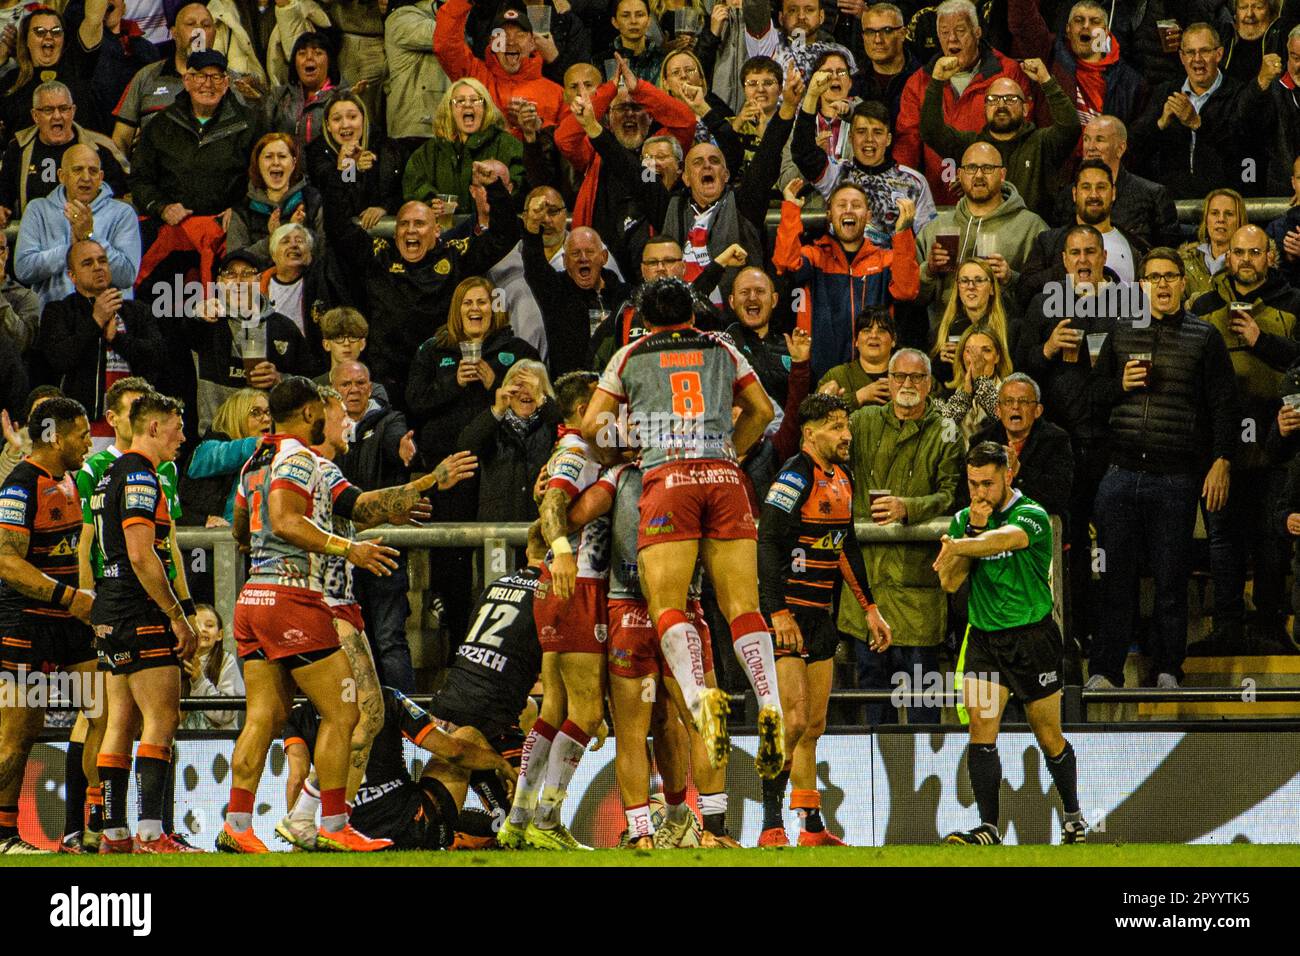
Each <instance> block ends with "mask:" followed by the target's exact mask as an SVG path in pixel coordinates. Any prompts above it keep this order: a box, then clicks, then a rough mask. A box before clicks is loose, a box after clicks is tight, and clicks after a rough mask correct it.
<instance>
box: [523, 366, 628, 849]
mask: <svg viewBox="0 0 1300 956" xmlns="http://www.w3.org/2000/svg"><path fill="white" fill-rule="evenodd" d="M596 378H597V377H596V374H595V373H594V372H585V371H574V372H569V373H567V374H565V375H561V376H560V377H559V379H557V380H556V382H555V397H556V402H557V403H558V405H559V408H560V413H561V414H562V415H563V416H564V424H563V425H561V426H560V429H559V440H558V441H557V442H556V444H555V450H554V451H553V452H552V453H551V458H550V461H548V462H547V465H546V473H547V483H546V492H545V494H543V496H542V501H541V504H540V506H539V508H538V511H539V515H540V524H541V532H542V537H543V538H544V539H545V540H546V542H547V543H548V544H549V545H550V549H551V550H550V553H549V554H548V555H547V559H546V562H545V563H544V564H543V566H542V574H541V581H540V584H539V587H538V589H537V596H536V598H535V599H534V601H533V616H534V619H535V621H536V624H537V637H538V640H539V642H540V643H541V647H542V686H543V687H544V688H545V689H546V693H545V695H544V696H543V698H542V712H541V715H540V716H539V717H538V718H537V721H536V723H534V724H533V728H532V730H531V731H529V734H528V737H527V739H526V740H525V741H524V748H523V751H524V752H523V757H522V760H521V765H520V772H519V786H518V788H517V789H516V791H515V799H514V803H513V805H512V806H511V808H510V815H509V817H507V819H506V822H505V823H504V824H503V825H502V827H501V829H500V831H499V832H498V833H497V842H498V843H500V844H501V845H502V846H504V847H507V848H517V847H519V846H520V845H521V844H523V843H527V844H528V845H529V846H532V847H535V848H537V849H546V850H587V849H590V847H587V846H584V845H583V844H581V843H579V842H578V841H577V840H576V839H575V838H574V837H573V835H572V834H571V833H569V831H568V828H567V827H565V826H564V824H563V823H562V822H561V821H560V806H561V804H562V803H563V801H564V797H565V793H566V791H567V790H568V786H569V781H570V780H572V779H573V774H574V772H575V771H576V770H577V769H578V763H579V761H581V759H582V755H583V753H584V752H585V751H586V749H587V744H588V743H589V742H590V741H591V739H592V737H593V736H594V735H595V734H596V732H597V730H598V729H599V728H600V725H601V721H602V720H603V719H604V712H605V708H604V692H605V642H606V639H607V637H608V627H607V616H606V607H605V591H606V579H607V578H608V576H609V519H608V518H604V517H602V518H597V519H596V520H594V521H590V522H588V523H587V524H586V525H584V526H582V527H581V528H578V529H576V530H574V531H572V532H570V530H569V527H570V525H569V517H568V509H569V505H570V503H571V502H572V501H573V500H574V499H575V498H577V497H578V495H580V494H581V493H582V492H583V491H585V490H586V489H587V488H589V487H590V486H591V485H592V484H594V483H595V482H596V480H597V478H598V477H599V476H600V473H601V466H600V463H599V462H598V461H597V460H596V457H595V455H594V454H593V452H592V449H591V448H590V447H589V446H588V444H587V442H586V440H585V439H584V438H583V437H582V433H581V431H580V428H579V426H580V425H581V424H582V416H583V413H584V412H585V411H586V410H587V403H588V401H590V399H591V395H592V392H593V391H594V389H595V387H596ZM539 791H540V792H539Z"/></svg>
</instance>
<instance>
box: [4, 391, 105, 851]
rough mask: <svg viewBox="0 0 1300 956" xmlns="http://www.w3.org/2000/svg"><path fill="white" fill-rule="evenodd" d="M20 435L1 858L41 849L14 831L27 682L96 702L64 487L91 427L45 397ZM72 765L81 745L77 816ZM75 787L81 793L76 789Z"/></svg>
mask: <svg viewBox="0 0 1300 956" xmlns="http://www.w3.org/2000/svg"><path fill="white" fill-rule="evenodd" d="M29 431H30V433H31V439H32V451H31V454H30V455H28V456H27V457H25V458H23V459H22V461H20V462H19V463H18V465H17V466H15V468H14V470H13V471H12V472H10V473H9V477H8V478H6V479H5V481H4V484H3V486H0V673H3V674H5V675H7V676H8V678H10V679H12V680H13V682H14V683H13V684H11V685H10V687H12V689H13V690H14V694H9V693H6V692H4V691H0V854H5V855H9V854H32V853H44V852H46V851H44V850H40V849H38V848H37V847H35V846H33V845H32V844H30V843H28V842H27V841H26V840H24V839H23V838H22V837H21V836H20V835H19V833H18V794H19V792H20V791H21V789H22V783H23V773H24V771H25V769H26V766H27V758H28V756H29V755H30V753H31V749H32V744H33V743H34V742H35V740H36V736H37V734H39V733H40V730H41V728H42V727H43V726H44V725H45V708H44V707H34V706H30V703H31V702H30V701H29V700H28V699H27V694H26V688H27V681H28V680H30V679H32V678H33V677H34V676H35V675H41V677H40V679H45V678H48V677H49V676H50V675H52V674H53V672H55V671H66V672H68V673H70V674H74V675H76V676H77V677H78V678H80V688H79V690H80V691H81V694H82V699H81V701H80V703H81V705H82V706H83V707H85V708H87V709H91V710H95V709H98V705H100V704H102V699H101V700H96V698H95V696H94V688H93V686H92V675H93V674H94V672H95V667H96V657H95V649H94V644H93V635H92V633H91V630H90V628H89V627H88V624H89V623H90V609H91V607H92V605H93V604H94V600H95V598H94V594H93V593H92V592H90V591H85V590H80V589H79V588H78V587H77V567H76V553H77V536H78V534H80V531H81V521H80V516H79V513H78V507H77V490H76V486H75V485H74V484H73V481H72V473H74V472H75V471H76V470H77V469H78V468H80V467H81V462H82V461H83V460H84V459H85V457H86V453H87V452H89V451H90V447H91V442H90V423H89V422H88V421H87V419H86V410H85V409H84V408H82V406H81V405H80V404H79V403H78V402H76V401H73V400H72V399H70V398H51V399H48V400H46V401H45V402H42V403H41V406H40V414H39V416H33V417H32V421H31V424H30V426H29ZM80 763H81V748H80V747H78V748H75V749H74V748H73V747H71V746H69V748H68V754H67V766H66V767H65V779H67V780H68V781H69V791H68V792H69V803H70V804H73V803H74V801H75V818H76V819H77V820H79V819H80V818H81V814H82V807H81V800H80V799H76V798H75V795H74V793H73V791H74V789H75V787H74V786H73V784H72V781H73V779H74V778H75V777H76V776H77V775H78V771H79V769H80ZM83 779H84V778H83ZM81 790H82V793H83V794H84V790H85V787H84V784H83V786H82V787H81ZM71 815H73V814H70V816H71ZM78 829H79V828H78Z"/></svg>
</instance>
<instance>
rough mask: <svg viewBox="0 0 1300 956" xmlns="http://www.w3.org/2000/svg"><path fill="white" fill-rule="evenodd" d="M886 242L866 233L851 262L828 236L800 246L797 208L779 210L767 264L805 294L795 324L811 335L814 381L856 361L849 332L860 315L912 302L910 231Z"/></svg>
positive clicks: (915, 280)
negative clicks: (779, 218) (875, 307)
mask: <svg viewBox="0 0 1300 956" xmlns="http://www.w3.org/2000/svg"><path fill="white" fill-rule="evenodd" d="M885 242H886V237H885V236H883V235H880V234H878V233H875V232H868V233H867V234H865V235H864V236H863V243H862V246H861V248H859V249H858V251H857V252H856V253H854V255H853V260H852V261H851V262H850V261H849V259H848V257H847V254H846V252H845V249H844V246H843V245H841V244H840V242H839V240H838V239H836V238H835V236H834V235H833V234H832V233H829V232H828V233H827V234H826V235H824V236H821V237H820V238H818V239H817V240H815V241H814V242H813V243H811V244H809V245H804V244H803V219H802V218H801V216H800V208H799V206H797V205H795V204H794V203H792V202H785V203H782V204H781V225H780V227H779V228H778V229H777V231H776V249H775V251H774V252H773V253H772V264H773V265H774V266H776V270H777V273H778V274H786V275H789V276H790V280H789V281H790V283H791V286H792V287H793V286H802V287H803V288H804V290H805V295H804V296H803V297H802V298H803V304H802V308H800V310H799V318H798V324H799V327H800V328H803V329H810V330H811V331H812V376H813V380H814V381H821V378H822V376H823V375H825V374H826V373H827V372H829V371H830V370H831V369H832V368H834V367H835V366H836V365H843V364H844V363H845V362H851V361H853V360H854V359H855V358H856V357H857V349H856V348H855V345H854V341H855V334H854V326H855V323H856V321H857V316H858V313H859V312H861V311H863V310H864V309H866V308H868V307H870V306H874V305H890V304H891V303H893V302H895V301H902V302H911V301H912V300H914V299H915V298H916V296H917V294H918V293H919V292H920V289H921V273H920V270H919V269H918V268H917V262H916V241H915V237H914V235H913V233H912V230H911V229H910V228H908V229H904V230H902V231H901V232H895V233H893V234H892V235H891V236H889V237H888V242H889V245H888V246H886V245H884V243H885Z"/></svg>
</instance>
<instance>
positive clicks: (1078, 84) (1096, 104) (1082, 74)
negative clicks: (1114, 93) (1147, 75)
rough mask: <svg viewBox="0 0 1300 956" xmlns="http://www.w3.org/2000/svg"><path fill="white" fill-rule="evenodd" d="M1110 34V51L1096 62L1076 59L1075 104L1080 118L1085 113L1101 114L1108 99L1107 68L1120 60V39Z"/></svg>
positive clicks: (1091, 114)
mask: <svg viewBox="0 0 1300 956" xmlns="http://www.w3.org/2000/svg"><path fill="white" fill-rule="evenodd" d="M1109 36H1110V52H1109V53H1107V54H1106V55H1105V56H1103V57H1102V58H1101V59H1100V60H1098V61H1097V62H1095V63H1089V62H1088V61H1086V60H1076V61H1075V69H1074V80H1075V94H1074V105H1075V108H1076V109H1077V110H1078V111H1079V116H1080V119H1081V120H1082V117H1083V116H1084V115H1088V116H1100V115H1101V114H1102V113H1103V112H1104V109H1103V107H1104V105H1105V100H1106V70H1107V69H1108V68H1110V67H1111V66H1113V65H1114V64H1115V63H1116V62H1118V60H1119V40H1117V39H1115V35H1114V34H1109Z"/></svg>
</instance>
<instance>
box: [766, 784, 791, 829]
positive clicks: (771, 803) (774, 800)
mask: <svg viewBox="0 0 1300 956" xmlns="http://www.w3.org/2000/svg"><path fill="white" fill-rule="evenodd" d="M789 779H790V771H789V770H782V771H781V772H780V773H779V774H777V775H776V779H774V780H764V781H763V829H764V830H771V829H772V828H773V827H781V826H785V823H784V821H782V819H781V804H783V803H785V785H786V783H787V782H788V781H789Z"/></svg>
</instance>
